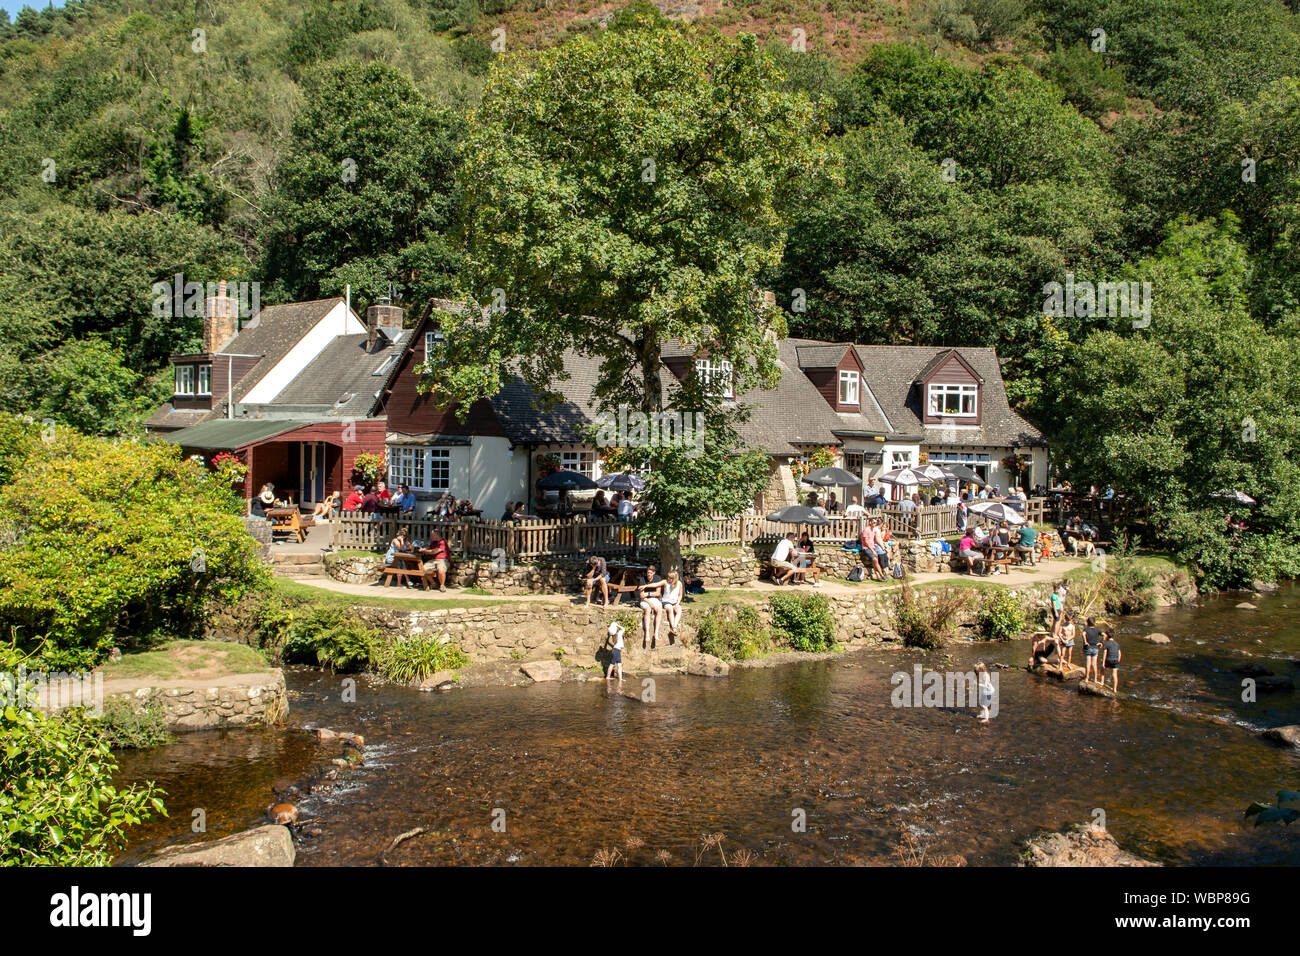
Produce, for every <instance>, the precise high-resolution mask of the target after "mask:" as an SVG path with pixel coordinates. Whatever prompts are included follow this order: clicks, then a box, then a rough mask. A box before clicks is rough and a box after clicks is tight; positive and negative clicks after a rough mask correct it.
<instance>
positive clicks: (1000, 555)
mask: <svg viewBox="0 0 1300 956" xmlns="http://www.w3.org/2000/svg"><path fill="white" fill-rule="evenodd" d="M1015 562H1016V549H1015V548H1013V547H1011V546H1010V545H1008V546H1006V547H1003V546H1001V545H995V546H994V547H993V548H992V549H991V550H990V551H989V552H988V554H987V555H986V556H985V558H984V573H985V574H986V575H988V574H992V573H993V569H994V568H1006V569H1007V570H1008V571H1010V570H1011V566H1012V565H1013V564H1015Z"/></svg>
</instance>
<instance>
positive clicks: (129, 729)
mask: <svg viewBox="0 0 1300 956" xmlns="http://www.w3.org/2000/svg"><path fill="white" fill-rule="evenodd" d="M98 719H99V730H100V733H101V734H102V736H103V737H104V739H105V740H107V741H108V745H109V746H110V747H112V748H113V749H114V750H125V749H139V748H143V747H157V746H158V745H160V744H165V743H167V742H168V741H169V740H171V739H172V735H171V733H170V732H168V730H167V718H166V717H165V716H164V715H163V713H162V711H160V710H154V709H149V708H144V709H141V710H137V709H136V708H134V707H132V706H131V703H130V701H127V700H124V699H123V698H121V697H110V698H108V699H107V700H105V701H104V713H103V714H102V715H101V716H100V717H99V718H98Z"/></svg>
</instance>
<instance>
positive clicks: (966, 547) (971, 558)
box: [957, 531, 984, 574]
mask: <svg viewBox="0 0 1300 956" xmlns="http://www.w3.org/2000/svg"><path fill="white" fill-rule="evenodd" d="M957 554H958V555H959V556H960V557H962V558H965V559H966V568H967V570H969V571H970V573H971V574H974V573H975V565H977V564H978V565H979V566H980V567H981V568H983V566H984V556H983V555H982V554H980V552H979V551H978V550H977V549H976V547H975V539H974V538H973V537H971V533H970V532H969V531H967V532H966V533H965V534H964V535H962V538H961V543H960V544H958V545H957Z"/></svg>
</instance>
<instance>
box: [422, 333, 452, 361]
mask: <svg viewBox="0 0 1300 956" xmlns="http://www.w3.org/2000/svg"><path fill="white" fill-rule="evenodd" d="M446 344H447V336H445V335H443V334H442V333H441V332H425V333H424V359H425V361H426V362H427V361H428V360H429V359H431V358H433V356H434V355H435V354H436V353H437V352H438V350H439V349H441V348H442V347H443V346H444V345H446Z"/></svg>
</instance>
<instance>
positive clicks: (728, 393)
mask: <svg viewBox="0 0 1300 956" xmlns="http://www.w3.org/2000/svg"><path fill="white" fill-rule="evenodd" d="M733 371H734V370H733V369H732V366H731V363H730V362H728V361H727V360H726V359H718V361H716V362H715V361H713V360H712V359H696V360H695V374H696V375H697V376H698V377H699V379H700V387H701V388H703V389H704V394H705V395H708V396H710V397H712V398H734V397H735V393H734V392H733V391H732V374H731V373H732V372H733Z"/></svg>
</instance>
